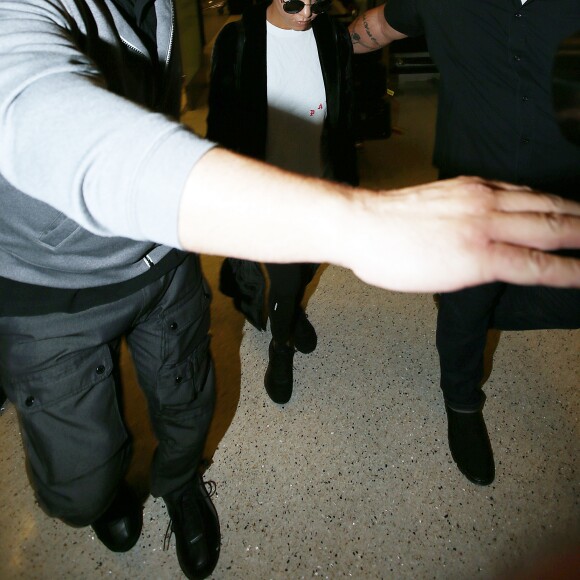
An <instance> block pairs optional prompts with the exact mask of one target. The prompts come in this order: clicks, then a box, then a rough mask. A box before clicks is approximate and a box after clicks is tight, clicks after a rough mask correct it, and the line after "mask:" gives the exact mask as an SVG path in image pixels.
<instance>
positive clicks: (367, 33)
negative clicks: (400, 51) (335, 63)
mask: <svg viewBox="0 0 580 580" xmlns="http://www.w3.org/2000/svg"><path fill="white" fill-rule="evenodd" d="M348 30H349V32H350V38H351V40H352V45H353V48H354V52H355V54H359V53H363V52H372V51H373V50H378V49H379V48H383V47H384V46H387V44H390V43H391V42H393V40H400V39H401V38H406V35H405V34H402V33H401V32H398V31H397V30H395V29H394V28H393V27H391V26H390V25H389V24H388V22H387V21H386V20H385V15H384V7H383V6H378V7H377V8H373V9H372V10H368V11H367V12H365V13H363V14H361V15H360V16H358V17H357V18H356V19H355V20H353V22H352V23H351V24H350V26H349V27H348Z"/></svg>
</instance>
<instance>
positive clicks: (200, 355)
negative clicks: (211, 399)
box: [157, 335, 211, 412]
mask: <svg viewBox="0 0 580 580" xmlns="http://www.w3.org/2000/svg"><path fill="white" fill-rule="evenodd" d="M209 343H210V337H209V336H207V335H206V336H205V337H204V339H203V340H202V341H201V343H200V344H199V345H198V346H197V347H196V348H195V350H194V351H193V352H192V353H191V354H190V355H189V356H188V357H187V358H186V359H185V360H184V361H182V362H180V363H178V364H171V365H165V366H163V367H161V369H160V370H159V377H158V381H157V396H158V399H159V406H160V410H161V411H162V412H163V411H168V410H172V409H173V410H185V409H187V408H188V407H190V406H191V405H192V404H195V401H196V399H197V397H198V395H199V393H201V391H202V390H203V387H204V385H205V384H206V381H207V377H208V374H209V370H210V366H211V359H210V354H209Z"/></svg>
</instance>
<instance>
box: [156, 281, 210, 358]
mask: <svg viewBox="0 0 580 580" xmlns="http://www.w3.org/2000/svg"><path fill="white" fill-rule="evenodd" d="M210 302H211V294H210V290H209V288H208V287H207V284H206V282H205V280H203V279H202V280H201V283H200V284H199V285H198V286H197V287H196V288H195V289H194V290H192V291H190V292H188V293H187V294H186V295H185V296H183V297H182V298H181V299H180V300H179V301H178V302H176V303H175V304H173V305H172V306H171V307H170V308H167V309H166V310H165V311H164V312H163V315H162V324H163V331H162V332H163V338H162V340H163V352H162V360H163V364H164V365H170V364H178V363H180V362H181V361H183V360H185V358H187V357H189V356H190V355H191V353H193V351H194V350H195V349H197V348H198V345H200V344H201V343H202V342H203V341H204V340H205V339H206V338H207V335H208V333H209V323H210V318H209V315H210V310H209V307H210Z"/></svg>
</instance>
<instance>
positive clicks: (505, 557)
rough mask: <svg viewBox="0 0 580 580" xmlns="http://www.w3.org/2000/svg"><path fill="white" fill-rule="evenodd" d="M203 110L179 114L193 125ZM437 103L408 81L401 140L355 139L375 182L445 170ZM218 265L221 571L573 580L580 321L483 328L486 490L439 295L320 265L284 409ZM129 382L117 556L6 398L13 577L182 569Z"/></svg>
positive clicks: (577, 539)
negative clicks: (451, 405)
mask: <svg viewBox="0 0 580 580" xmlns="http://www.w3.org/2000/svg"><path fill="white" fill-rule="evenodd" d="M202 102H203V98H202V99H201V101H200V104H199V106H198V107H197V109H196V110H195V111H194V112H191V113H188V114H187V115H186V116H185V120H186V122H188V123H190V124H192V125H193V126H194V127H195V128H196V129H198V130H199V131H203V119H204V117H205V110H204V108H203V105H202ZM435 104H436V84H435V83H434V82H432V81H420V82H419V81H414V82H407V83H404V84H402V85H401V86H400V87H399V88H398V90H397V92H396V95H395V98H394V102H393V105H394V125H395V128H396V131H395V132H394V134H393V136H392V137H391V138H390V139H388V140H385V141H377V142H367V143H365V144H364V145H363V147H362V148H361V149H360V150H359V156H360V166H361V173H362V176H363V182H364V183H365V184H367V185H370V186H373V187H385V188H392V187H400V186H403V185H409V184H412V183H417V182H422V181H427V180H429V179H432V178H433V177H434V171H433V169H432V168H431V166H430V151H431V144H432V136H433V130H434V111H435ZM220 261H221V260H220V258H216V257H205V258H204V268H205V271H206V275H207V277H208V279H209V281H210V283H211V285H212V287H213V288H214V292H215V296H214V302H213V310H212V315H213V323H212V334H213V352H214V356H215V359H216V365H217V371H218V404H217V411H216V417H215V420H214V423H213V425H212V429H211V434H210V438H209V441H208V445H207V457H208V458H212V460H213V461H212V464H211V465H210V467H209V469H208V471H207V476H208V477H209V478H211V479H213V480H214V481H215V482H216V484H217V494H216V495H215V497H214V500H215V504H216V506H217V509H218V512H219V514H220V520H221V528H222V538H223V544H222V552H221V558H220V562H219V564H218V567H217V568H216V570H215V573H214V575H213V577H214V578H216V579H224V580H233V579H243V580H250V579H252V580H253V579H269V578H272V579H298V578H315V577H321V578H330V579H335V578H348V577H351V578H359V579H375V578H377V579H379V578H380V579H383V578H394V579H398V578H404V579H407V578H408V579H415V578H420V579H422V578H437V579H464V578H465V579H468V578H469V579H471V578H481V579H497V578H514V577H518V578H539V577H543V578H578V577H579V574H578V568H577V567H576V568H573V567H569V568H565V566H564V563H565V562H567V561H569V558H565V557H564V556H566V555H567V556H570V554H577V547H578V545H580V505H579V499H580V498H579V484H580V481H579V476H578V472H579V467H580V465H579V456H580V454H579V451H580V445H579V434H580V409H579V407H580V397H579V395H578V386H579V384H580V333H579V332H578V331H538V332H526V333H512V332H504V333H502V334H501V336H499V335H498V334H492V335H490V349H489V361H488V362H489V365H488V366H489V370H491V371H492V372H491V375H490V377H489V379H488V380H487V383H486V386H485V391H486V393H487V404H486V407H485V416H486V418H487V424H488V427H489V431H490V435H491V439H492V442H493V445H494V449H495V457H496V465H497V478H496V481H495V482H494V483H493V484H492V485H491V486H489V487H478V486H476V485H473V484H471V483H469V482H468V481H467V480H466V479H465V478H463V477H462V476H461V474H460V473H459V472H458V470H457V469H456V467H455V465H454V463H453V461H452V459H451V457H450V454H449V450H448V447H447V443H446V424H445V414H444V408H443V403H442V399H441V396H440V392H439V388H438V380H439V378H438V363H437V354H436V350H435V347H434V338H435V314H436V308H435V304H434V302H433V298H432V297H431V296H430V295H406V294H399V293H393V292H387V291H382V290H378V289H376V288H372V287H369V286H367V285H365V284H363V283H362V282H360V281H359V280H357V279H356V278H355V277H354V276H353V275H352V274H351V273H350V272H349V271H346V270H344V269H341V268H337V267H332V266H330V267H323V268H321V273H320V275H319V276H318V277H317V278H316V279H315V281H314V283H313V284H312V288H311V289H310V293H309V299H308V306H307V310H308V313H309V316H310V319H311V321H312V322H313V324H314V325H315V327H316V329H317V331H318V334H319V346H318V348H317V350H316V351H315V352H314V353H312V354H310V355H301V354H297V356H296V358H295V393H294V396H293V398H292V400H291V401H290V403H289V404H287V405H285V406H282V407H280V406H277V405H275V404H273V403H272V402H271V401H270V400H269V399H268V397H267V396H266V393H265V391H264V387H263V375H264V371H265V368H266V364H267V345H268V341H269V336H268V334H267V333H260V332H258V331H256V330H255V329H254V328H252V327H250V326H248V325H244V321H243V319H242V318H241V316H240V315H239V314H238V313H237V312H235V310H234V309H233V307H232V305H231V303H230V301H229V300H228V299H226V298H225V297H224V296H222V295H221V294H220V293H219V291H218V290H217V272H218V268H219V264H220ZM441 267H442V268H444V267H445V264H444V261H442V263H441ZM494 349H495V352H494ZM492 355H493V357H492ZM492 361H493V363H492ZM492 367H493V368H492ZM123 374H124V377H125V379H126V381H125V382H126V386H125V397H126V401H127V405H126V407H127V413H128V415H127V422H128V425H129V427H130V429H131V431H132V432H133V434H134V438H135V447H136V452H135V458H134V461H133V465H132V467H131V471H130V474H129V479H130V481H131V483H132V484H133V485H134V486H135V487H136V488H137V489H138V490H139V491H140V492H141V494H142V496H143V498H144V529H143V534H142V537H141V539H140V541H139V542H138V544H137V546H136V547H135V548H134V549H133V550H131V551H130V552H129V553H127V554H114V553H111V552H109V551H107V550H106V548H104V546H102V545H101V544H100V543H99V541H98V540H96V539H95V536H94V534H93V533H92V531H91V529H90V528H82V529H73V528H69V527H66V526H65V525H64V524H62V523H60V522H58V521H54V520H51V519H49V518H47V517H46V516H45V515H44V514H43V512H42V511H41V510H40V509H39V508H38V507H37V506H36V505H35V502H34V497H33V494H32V491H31V489H30V487H29V486H28V483H27V478H26V474H25V468H24V461H23V456H22V448H21V443H20V439H19V433H18V423H17V419H16V415H15V412H14V407H13V406H12V405H10V404H7V405H6V409H5V411H4V412H3V414H2V416H1V417H0V442H1V443H0V578H1V579H3V580H8V579H26V580H28V579H43V580H44V579H50V580H54V579H56V578H58V579H61V578H64V579H77V578H86V579H89V580H93V579H100V578H115V579H123V580H125V579H126V580H129V579H143V580H157V579H172V578H180V577H182V576H181V574H180V571H179V567H178V564H177V560H176V557H175V553H174V547H173V542H172V545H171V548H170V549H169V550H167V551H164V549H163V543H164V536H165V531H166V526H167V516H166V513H165V508H164V505H163V502H162V501H161V500H156V499H153V498H152V497H150V496H148V495H147V490H148V483H147V470H148V465H149V462H150V459H151V453H152V450H153V447H154V439H153V437H152V435H151V433H150V430H149V425H148V421H147V418H146V410H145V406H144V402H143V399H142V397H141V395H140V393H139V390H138V388H137V386H136V383H135V380H134V375H133V370H132V367H131V363H130V361H129V359H128V357H127V356H124V357H123ZM577 564H578V561H577V560H576V565H577ZM545 566H549V567H548V572H547V574H546V575H544V576H540V572H539V571H540V569H541V568H542V567H544V568H543V569H544V570H545V569H546V568H545Z"/></svg>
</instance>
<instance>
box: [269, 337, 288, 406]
mask: <svg viewBox="0 0 580 580" xmlns="http://www.w3.org/2000/svg"><path fill="white" fill-rule="evenodd" d="M294 352H295V351H294V348H293V347H291V346H288V345H285V344H280V345H279V344H276V342H275V341H274V339H272V340H271V341H270V346H269V348H268V357H269V362H268V368H267V369H266V375H265V377H264V386H265V387H266V392H267V393H268V395H269V396H270V399H272V401H274V403H278V404H279V405H283V404H284V403H287V402H288V401H289V400H290V397H291V396H292V383H293V380H294V376H293V374H294V373H293V364H294Z"/></svg>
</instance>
